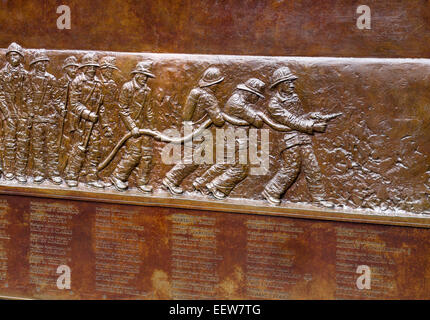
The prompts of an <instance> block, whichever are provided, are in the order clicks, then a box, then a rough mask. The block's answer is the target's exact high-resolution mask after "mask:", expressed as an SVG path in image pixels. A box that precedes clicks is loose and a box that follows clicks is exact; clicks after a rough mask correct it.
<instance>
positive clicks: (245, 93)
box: [195, 78, 266, 200]
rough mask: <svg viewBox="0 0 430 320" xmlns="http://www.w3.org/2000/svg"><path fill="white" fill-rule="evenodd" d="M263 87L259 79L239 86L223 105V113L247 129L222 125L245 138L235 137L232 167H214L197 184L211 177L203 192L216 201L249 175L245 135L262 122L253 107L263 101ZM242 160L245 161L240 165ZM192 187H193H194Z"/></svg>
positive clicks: (222, 165)
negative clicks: (238, 132)
mask: <svg viewBox="0 0 430 320" xmlns="http://www.w3.org/2000/svg"><path fill="white" fill-rule="evenodd" d="M265 86H266V85H265V83H264V82H263V81H261V80H259V79H256V78H251V79H249V80H247V81H246V82H245V83H243V84H239V85H238V86H237V88H236V90H235V91H234V93H233V94H232V96H231V97H230V98H229V99H228V101H227V103H226V104H225V107H224V111H225V113H227V114H229V115H231V116H234V117H236V118H238V119H242V120H245V121H246V122H248V124H249V125H248V126H243V127H238V126H234V125H232V124H229V123H228V122H226V127H227V129H228V128H230V129H233V130H235V129H239V128H244V130H245V136H242V137H235V149H236V148H237V149H236V150H235V159H234V163H233V164H229V163H226V164H215V165H213V166H212V167H211V168H209V170H207V171H206V172H205V173H204V174H203V175H202V177H200V179H199V180H198V184H202V183H204V182H203V181H207V179H209V177H210V178H213V177H215V178H214V179H213V180H212V181H211V182H209V183H208V184H206V188H207V190H208V191H209V192H210V193H212V195H213V196H214V197H215V198H216V199H220V200H221V199H224V198H225V197H227V196H228V195H229V194H230V192H231V191H232V190H233V189H234V187H236V185H238V184H239V183H240V182H242V181H243V180H244V179H245V178H246V177H247V176H248V172H249V159H248V131H249V126H251V125H252V126H254V127H256V128H261V127H262V126H263V120H262V119H261V118H260V116H259V115H258V114H257V109H256V108H255V104H256V103H257V102H258V100H259V99H260V98H261V99H263V98H264V95H263V92H264V88H265ZM242 154H243V155H246V157H247V158H246V159H240V156H241V155H242ZM243 160H245V161H243ZM195 187H196V184H195Z"/></svg>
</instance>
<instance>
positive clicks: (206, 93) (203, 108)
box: [163, 67, 224, 194]
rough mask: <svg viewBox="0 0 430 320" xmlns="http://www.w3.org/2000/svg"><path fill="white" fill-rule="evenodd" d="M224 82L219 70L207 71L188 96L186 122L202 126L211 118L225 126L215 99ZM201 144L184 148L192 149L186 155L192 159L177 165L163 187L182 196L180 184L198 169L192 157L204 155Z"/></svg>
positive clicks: (164, 180) (168, 174)
mask: <svg viewBox="0 0 430 320" xmlns="http://www.w3.org/2000/svg"><path fill="white" fill-rule="evenodd" d="M223 80H224V77H223V76H222V75H221V72H220V71H219V69H218V68H215V67H211V68H209V69H207V70H206V71H205V72H204V73H203V75H202V77H201V79H200V81H199V86H198V87H197V88H194V89H192V90H191V92H190V94H189V95H188V98H187V102H186V104H185V108H184V112H183V120H184V121H192V123H193V124H194V125H200V124H202V123H203V122H204V121H205V120H206V119H208V118H210V119H211V120H212V122H213V123H214V124H215V125H216V126H218V127H221V126H222V125H224V118H223V115H222V112H221V109H220V108H219V105H218V99H217V98H216V97H215V94H214V93H215V90H216V87H217V84H219V83H220V82H221V81H223ZM200 145H201V142H193V146H191V147H189V146H187V145H185V146H184V148H190V149H191V150H188V152H184V154H185V155H188V156H190V157H191V159H184V161H183V162H180V163H177V164H176V165H175V166H174V167H173V168H172V169H171V170H170V171H169V172H168V173H167V174H166V177H165V178H164V179H163V185H164V186H165V187H166V188H168V190H169V191H170V192H171V193H172V194H181V193H182V192H183V190H182V188H181V187H180V184H181V183H182V181H183V180H184V179H185V178H186V177H187V176H189V175H190V174H191V173H192V172H194V171H195V170H196V169H197V168H198V166H199V165H198V164H196V163H193V159H192V155H193V154H194V152H200V153H202V150H200V149H199V147H200Z"/></svg>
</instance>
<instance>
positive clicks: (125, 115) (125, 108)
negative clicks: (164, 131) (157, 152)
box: [111, 61, 155, 193]
mask: <svg viewBox="0 0 430 320" xmlns="http://www.w3.org/2000/svg"><path fill="white" fill-rule="evenodd" d="M151 68H152V62H150V61H141V62H138V63H137V65H136V67H135V68H134V70H133V71H132V72H131V74H132V75H133V78H132V79H131V80H130V81H128V82H126V83H125V84H124V85H123V86H122V88H121V92H120V95H119V108H120V111H119V114H120V117H121V119H122V121H123V122H124V124H125V126H126V128H127V129H128V130H129V131H130V132H131V133H132V134H133V137H131V138H130V139H128V140H127V142H126V144H125V152H124V154H123V156H122V158H121V160H120V162H119V163H118V165H117V166H116V168H115V169H114V171H113V172H112V175H111V181H112V183H113V184H114V186H115V187H116V188H117V189H118V190H120V191H123V190H126V189H127V188H128V179H129V177H130V175H131V173H132V172H133V171H134V169H135V168H138V170H137V179H136V180H137V181H136V184H137V188H138V189H139V190H140V191H142V192H145V193H149V192H152V186H151V185H149V184H148V183H149V174H150V171H151V166H152V138H151V137H149V136H146V135H142V136H141V135H140V134H139V129H141V128H144V127H149V128H152V126H153V118H154V115H153V110H152V103H151V101H150V98H151V97H150V96H151V89H150V88H149V86H148V85H147V81H148V78H155V75H154V74H153V73H152V72H151Z"/></svg>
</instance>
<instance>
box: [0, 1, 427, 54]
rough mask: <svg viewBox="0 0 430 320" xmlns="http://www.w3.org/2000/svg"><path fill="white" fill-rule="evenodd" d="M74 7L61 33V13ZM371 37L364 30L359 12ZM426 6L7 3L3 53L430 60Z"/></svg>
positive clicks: (2, 6)
mask: <svg viewBox="0 0 430 320" xmlns="http://www.w3.org/2000/svg"><path fill="white" fill-rule="evenodd" d="M62 4H66V5H68V6H70V8H71V14H72V29H71V30H58V29H57V27H56V20H57V17H58V16H59V15H58V14H57V13H56V8H57V6H59V5H62ZM362 4H366V5H368V6H369V7H370V8H371V12H372V24H371V27H372V29H371V30H359V29H357V27H356V20H357V18H358V16H359V14H357V13H356V10H357V7H358V6H359V5H362ZM429 16H430V5H429V3H428V1H425V0H392V1H376V0H369V1H366V2H365V3H362V2H360V1H353V0H325V1H313V0H303V1H291V0H264V1H261V0H227V1H193V0H177V1H173V0H157V1H152V0H144V1H138V0H126V1H113V0H93V1H78V0H68V1H54V0H35V1H28V0H14V1H12V0H2V1H1V2H0V24H1V28H2V31H1V32H2V36H1V37H0V47H3V48H4V47H7V45H8V44H9V43H10V42H12V41H17V42H18V43H21V44H22V45H23V46H24V47H32V48H43V47H45V48H51V49H93V50H114V51H130V52H140V51H148V52H178V53H209V54H242V55H243V54H245V55H249V54H251V55H295V56H348V57H349V56H351V57H369V56H371V57H428V56H430V49H429V47H428V46H427V43H428V42H429V40H430V32H429V31H430V30H429V29H430V24H429Z"/></svg>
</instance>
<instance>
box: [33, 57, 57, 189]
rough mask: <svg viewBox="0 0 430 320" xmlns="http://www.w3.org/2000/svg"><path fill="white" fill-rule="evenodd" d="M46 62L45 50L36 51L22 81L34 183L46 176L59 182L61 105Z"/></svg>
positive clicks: (47, 61)
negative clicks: (29, 120) (27, 105)
mask: <svg viewBox="0 0 430 320" xmlns="http://www.w3.org/2000/svg"><path fill="white" fill-rule="evenodd" d="M48 63H49V58H48V56H47V55H46V52H45V50H38V51H36V53H35V55H34V57H33V59H32V60H31V62H30V67H31V71H30V73H29V75H28V78H27V81H26V83H25V86H26V89H27V92H28V93H27V94H28V100H29V101H30V103H31V109H32V113H33V125H32V132H31V145H32V151H33V152H32V154H33V171H34V174H33V176H34V182H35V183H41V182H43V181H44V180H45V178H46V177H48V178H49V179H50V180H51V181H52V182H53V183H55V184H61V182H62V179H61V177H60V173H59V171H58V122H59V121H58V120H59V118H60V116H61V115H62V114H63V112H64V109H63V106H62V105H60V104H59V103H58V100H57V97H58V96H57V93H56V79H55V77H54V76H53V75H52V74H50V73H48V72H46V67H47V65H48Z"/></svg>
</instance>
